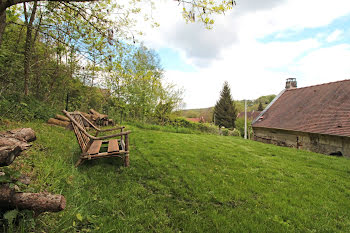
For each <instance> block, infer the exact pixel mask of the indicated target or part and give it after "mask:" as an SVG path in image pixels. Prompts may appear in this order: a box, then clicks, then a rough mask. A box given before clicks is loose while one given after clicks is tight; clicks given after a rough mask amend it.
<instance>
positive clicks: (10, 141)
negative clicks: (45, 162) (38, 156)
mask: <svg viewBox="0 0 350 233" xmlns="http://www.w3.org/2000/svg"><path fill="white" fill-rule="evenodd" d="M6 146H19V147H20V148H21V151H24V150H26V149H28V148H29V147H31V146H32V145H30V144H29V143H27V142H26V141H24V140H18V139H16V138H7V137H0V147H6Z"/></svg>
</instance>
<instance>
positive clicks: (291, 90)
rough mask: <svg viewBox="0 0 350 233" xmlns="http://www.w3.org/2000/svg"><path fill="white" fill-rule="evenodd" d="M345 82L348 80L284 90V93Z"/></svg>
mask: <svg viewBox="0 0 350 233" xmlns="http://www.w3.org/2000/svg"><path fill="white" fill-rule="evenodd" d="M346 81H350V79H344V80H338V81H334V82H329V83H321V84H315V85H311V86H307V87H298V88H292V89H286V91H294V90H300V89H305V88H309V87H317V86H322V85H328V84H334V83H340V82H346Z"/></svg>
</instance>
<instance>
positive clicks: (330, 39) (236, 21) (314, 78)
mask: <svg viewBox="0 0 350 233" xmlns="http://www.w3.org/2000/svg"><path fill="white" fill-rule="evenodd" d="M160 2H161V3H160V4H159V5H158V6H157V10H156V11H154V12H153V15H154V17H155V19H156V20H157V21H158V22H159V23H160V25H161V26H160V27H159V28H150V29H146V30H145V31H146V36H145V38H144V40H145V44H146V45H147V46H149V47H151V48H153V49H155V50H156V51H157V52H158V53H159V55H160V58H161V61H162V65H163V67H164V69H165V70H166V73H165V77H166V80H167V81H169V82H172V83H175V84H177V85H178V87H182V88H184V90H185V95H184V101H185V103H186V108H203V107H210V106H213V105H214V104H215V102H216V100H217V99H218V97H219V93H220V90H221V88H222V84H223V82H224V81H228V82H229V84H230V85H231V91H232V96H233V97H234V99H254V98H258V97H259V96H261V95H269V94H277V93H279V92H280V91H281V90H282V89H283V88H284V83H285V80H286V78H289V77H293V78H296V79H297V81H298V86H299V87H302V86H308V85H315V84H320V83H325V82H331V81H337V80H344V79H349V74H350V66H349V65H348V61H349V60H350V27H349V26H350V1H348V0H333V1H332V2H329V1H325V0H308V1H305V0H265V1H264V2H263V4H262V2H261V1H260V0H237V1H236V2H237V7H236V8H235V9H234V10H233V11H232V12H231V13H229V14H227V15H225V16H219V17H217V18H216V23H215V25H214V29H213V30H210V31H208V30H206V29H205V28H204V27H203V25H200V24H199V23H196V24H186V23H185V22H184V20H183V19H182V17H181V9H178V8H177V5H176V4H175V5H174V2H173V1H164V0H161V1H160ZM143 28H145V27H143ZM147 35H149V36H147Z"/></svg>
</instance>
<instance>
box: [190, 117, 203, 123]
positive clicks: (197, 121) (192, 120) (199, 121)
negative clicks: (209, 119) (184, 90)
mask: <svg viewBox="0 0 350 233" xmlns="http://www.w3.org/2000/svg"><path fill="white" fill-rule="evenodd" d="M186 120H188V121H191V122H195V123H205V120H204V117H203V116H201V117H199V118H186Z"/></svg>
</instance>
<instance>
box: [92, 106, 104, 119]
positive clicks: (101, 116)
mask: <svg viewBox="0 0 350 233" xmlns="http://www.w3.org/2000/svg"><path fill="white" fill-rule="evenodd" d="M89 111H90V113H91V114H92V115H93V116H94V117H97V118H96V119H95V120H102V119H108V115H105V114H101V113H99V112H97V111H95V110H94V109H92V108H91V109H90V110H89Z"/></svg>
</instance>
